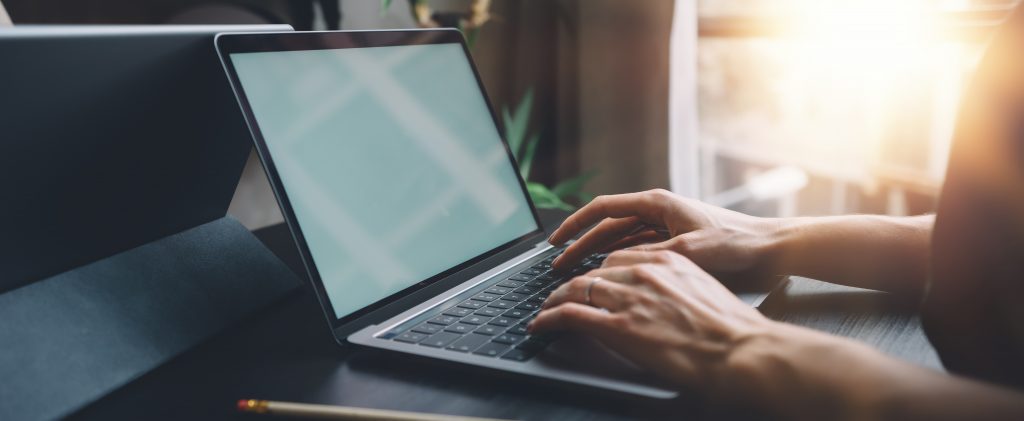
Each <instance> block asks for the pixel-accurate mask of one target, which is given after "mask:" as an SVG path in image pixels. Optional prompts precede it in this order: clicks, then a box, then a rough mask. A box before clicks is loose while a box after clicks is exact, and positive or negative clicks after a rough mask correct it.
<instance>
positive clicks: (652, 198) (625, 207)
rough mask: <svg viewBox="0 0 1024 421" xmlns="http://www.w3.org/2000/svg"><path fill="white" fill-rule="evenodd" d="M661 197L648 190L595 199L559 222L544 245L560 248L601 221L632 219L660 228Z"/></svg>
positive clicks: (657, 192)
mask: <svg viewBox="0 0 1024 421" xmlns="http://www.w3.org/2000/svg"><path fill="white" fill-rule="evenodd" d="M661 194H662V193H659V191H654V190H652V191H646V192H640V193H626V194H618V195H613V196H599V197H598V198H596V199H594V200H592V201H590V203H588V204H586V206H583V207H582V208H580V210H578V211H576V212H575V213H573V214H572V215H569V217H568V218H566V219H565V222H562V225H560V226H559V227H558V229H556V230H555V232H554V233H552V234H551V237H550V238H548V242H549V243H551V244H554V245H561V244H563V243H565V242H566V241H568V240H569V239H570V238H572V237H573V236H575V235H576V234H579V233H580V232H582V231H583V230H584V229H586V228H587V227H589V226H591V225H594V224H596V223H598V222H600V221H601V220H603V219H605V218H627V217H630V216H636V217H638V218H640V220H641V221H643V222H646V223H649V224H657V225H661V221H660V219H661V215H662V211H661V206H662V205H663V203H664V200H659V199H660V195H661Z"/></svg>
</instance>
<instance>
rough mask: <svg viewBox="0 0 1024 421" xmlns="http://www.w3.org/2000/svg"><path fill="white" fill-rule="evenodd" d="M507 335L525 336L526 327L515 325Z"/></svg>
mask: <svg viewBox="0 0 1024 421" xmlns="http://www.w3.org/2000/svg"><path fill="white" fill-rule="evenodd" d="M508 333H511V334H513V335H525V334H526V333H527V332H526V325H515V326H513V327H512V328H511V329H509V330H508Z"/></svg>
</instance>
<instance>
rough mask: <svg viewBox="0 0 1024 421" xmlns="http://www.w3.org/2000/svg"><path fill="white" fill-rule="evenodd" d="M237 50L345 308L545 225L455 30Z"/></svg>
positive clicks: (269, 144)
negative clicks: (414, 38) (418, 40)
mask: <svg viewBox="0 0 1024 421" xmlns="http://www.w3.org/2000/svg"><path fill="white" fill-rule="evenodd" d="M230 60H231V62H232V64H233V66H234V68H235V72H236V74H237V77H238V81H239V83H240V84H241V87H242V90H243V91H244V94H245V96H246V97H247V99H248V102H249V106H250V108H251V110H252V113H253V116H254V118H255V120H256V122H257V124H258V125H259V129H260V131H261V132H262V135H263V138H264V141H265V143H266V148H267V151H268V152H269V154H270V158H271V160H272V161H273V163H274V165H275V166H276V168H277V171H278V175H279V177H280V179H281V183H282V185H283V187H284V190H285V191H286V192H287V196H288V199H289V201H290V203H291V205H292V208H293V210H294V214H295V219H296V221H297V222H298V225H299V228H300V229H301V231H302V234H303V235H304V236H305V239H306V243H307V246H308V248H309V250H310V254H311V257H312V259H313V262H314V263H315V264H316V268H317V270H318V271H319V273H320V278H321V279H322V280H323V286H324V290H325V291H326V293H327V296H328V298H329V299H330V301H331V305H332V307H333V308H334V312H335V316H336V317H338V318H339V319H340V318H342V317H344V316H346V315H348V314H350V313H352V312H354V311H357V310H359V309H361V308H363V307H365V306H367V305H370V304H372V303H374V302H377V301H379V300H381V299H383V298H385V297H388V296H390V295H392V294H395V293H397V292H399V291H402V290H404V289H406V288H409V287H411V286H413V285H414V284H416V283H418V282H421V281H423V280H426V279H428V278H431V277H433V276H435V275H438V274H440V273H442V272H444V271H446V270H448V269H451V268H453V267H455V266H458V265H459V264H461V263H464V262H466V261H468V260H471V259H473V258H475V257H477V256H480V255H482V254H485V253H487V252H488V251H491V250H493V249H495V248H497V247H499V246H501V245H503V244H506V243H509V242H510V241H513V240H515V239H517V238H520V237H522V236H524V235H526V234H528V233H531V232H533V231H535V230H537V229H538V226H537V223H536V220H535V219H534V216H533V213H532V210H531V208H530V204H529V202H528V201H527V199H526V196H525V194H524V192H523V189H522V187H521V184H520V181H519V179H518V178H517V177H518V176H517V174H516V169H515V167H514V165H513V163H512V161H511V160H510V159H509V156H508V152H507V149H506V148H505V146H504V145H503V143H502V141H501V138H500V136H499V133H498V131H497V128H496V127H495V124H494V120H493V119H492V116H491V113H490V111H489V109H488V107H487V104H486V102H485V101H486V99H485V98H484V96H483V94H482V93H481V91H480V87H479V85H478V83H477V79H476V77H475V75H474V73H473V69H472V67H471V65H470V63H469V61H468V59H467V57H466V54H465V52H464V50H463V49H462V46H461V45H460V44H454V43H442V44H427V45H403V46H389V47H367V48H347V49H327V50H304V51H273V52H250V53H233V54H231V55H230Z"/></svg>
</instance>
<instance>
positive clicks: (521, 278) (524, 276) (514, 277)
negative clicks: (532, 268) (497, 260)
mask: <svg viewBox="0 0 1024 421" xmlns="http://www.w3.org/2000/svg"><path fill="white" fill-rule="evenodd" d="M508 279H511V280H513V281H523V282H526V281H530V280H533V276H530V275H528V274H523V273H520V274H518V275H512V276H509V277H508Z"/></svg>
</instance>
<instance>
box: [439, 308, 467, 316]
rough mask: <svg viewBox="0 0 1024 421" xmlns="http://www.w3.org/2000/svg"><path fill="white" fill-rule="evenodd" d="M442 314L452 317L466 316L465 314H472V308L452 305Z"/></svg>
mask: <svg viewBox="0 0 1024 421" xmlns="http://www.w3.org/2000/svg"><path fill="white" fill-rule="evenodd" d="M444 314H445V315H446V316H452V317H466V316H468V315H470V314H473V309H471V308H462V307H452V308H450V309H448V310H445V312H444Z"/></svg>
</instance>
